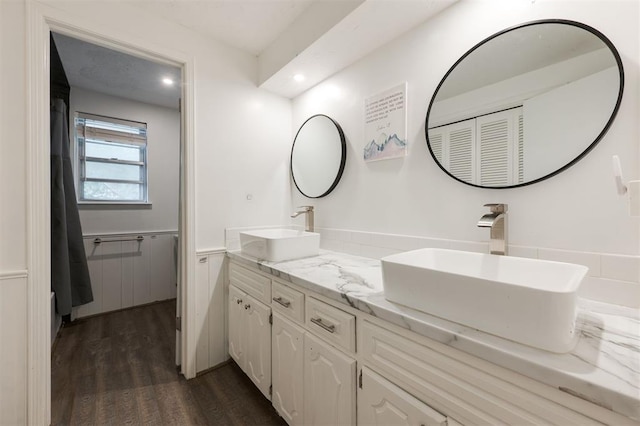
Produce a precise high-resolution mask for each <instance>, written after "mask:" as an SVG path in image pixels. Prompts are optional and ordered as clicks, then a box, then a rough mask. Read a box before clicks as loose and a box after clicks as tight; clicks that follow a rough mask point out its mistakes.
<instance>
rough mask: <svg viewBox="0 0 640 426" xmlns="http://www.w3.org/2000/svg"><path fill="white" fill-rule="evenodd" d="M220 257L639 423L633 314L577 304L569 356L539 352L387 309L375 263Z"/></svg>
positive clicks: (639, 324) (395, 307)
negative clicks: (574, 339) (575, 333)
mask: <svg viewBox="0 0 640 426" xmlns="http://www.w3.org/2000/svg"><path fill="white" fill-rule="evenodd" d="M227 256H228V257H229V258H230V259H232V260H234V261H236V262H238V263H240V264H245V265H248V266H252V267H254V268H258V269H260V270H261V271H264V272H266V273H269V274H271V275H273V276H276V277H278V278H280V279H282V280H284V281H287V282H290V283H292V284H294V285H296V286H300V287H302V288H305V289H307V290H311V291H314V292H316V293H319V294H322V295H323V296H325V297H328V298H330V299H332V300H335V301H337V302H340V303H344V304H346V305H349V306H351V307H353V308H355V309H358V310H360V311H362V312H365V313H368V314H370V315H373V316H375V317H378V318H380V319H383V320H385V321H387V322H390V323H392V324H395V325H397V326H400V327H403V328H405V329H409V330H411V331H413V332H415V333H418V334H420V335H423V336H425V337H428V338H430V339H433V340H436V341H438V342H441V343H444V344H446V345H448V346H451V347H454V348H456V349H459V350H461V351H464V352H466V353H468V354H471V355H474V356H476V357H478V358H482V359H484V360H486V361H489V362H492V363H494V364H497V365H500V366H502V367H505V368H508V369H510V370H513V371H516V372H518V373H520V374H522V375H524V376H527V377H530V378H532V379H535V380H537V381H539V382H542V383H545V384H548V385H550V386H553V387H556V388H558V389H560V390H562V391H565V392H567V393H570V394H572V395H574V396H578V397H580V398H583V399H586V400H588V401H590V402H593V403H595V404H597V405H600V406H602V407H605V408H608V409H610V410H612V411H615V412H617V413H619V414H622V415H625V416H627V417H630V418H632V419H634V420H640V313H639V312H638V311H637V310H635V309H631V308H626V307H623V306H617V305H610V304H606V303H600V302H596V301H591V300H587V299H579V306H578V318H577V325H576V327H577V329H578V331H579V333H580V337H579V339H578V343H577V345H576V347H575V349H574V350H573V351H571V352H569V353H566V354H555V353H551V352H546V351H542V350H539V349H535V348H533V347H529V346H526V345H522V344H519V343H515V342H512V341H510V340H506V339H502V338H499V337H496V336H493V335H490V334H487V333H484V332H481V331H478V330H476V329H473V328H470V327H466V326H463V325H460V324H457V323H453V322H450V321H447V320H444V319H441V318H438V317H434V316H431V315H428V314H425V313H423V312H419V311H416V310H414V309H410V308H407V307H404V306H402V305H399V304H396V303H392V302H389V301H387V300H386V299H385V298H384V289H383V287H382V274H381V267H380V261H379V260H374V259H368V258H363V257H358V256H352V255H348V254H343V253H336V252H330V251H326V250H321V252H320V255H319V256H314V257H308V258H303V259H297V260H290V261H286V262H277V263H276V262H267V261H262V260H259V259H256V258H253V257H250V256H245V255H243V254H241V253H240V251H230V252H228V253H227Z"/></svg>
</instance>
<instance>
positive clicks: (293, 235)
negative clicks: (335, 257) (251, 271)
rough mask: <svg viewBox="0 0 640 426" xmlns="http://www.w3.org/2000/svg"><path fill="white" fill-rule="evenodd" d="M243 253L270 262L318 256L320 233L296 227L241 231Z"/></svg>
mask: <svg viewBox="0 0 640 426" xmlns="http://www.w3.org/2000/svg"><path fill="white" fill-rule="evenodd" d="M240 251H241V252H242V253H243V254H246V255H249V256H253V257H257V258H258V259H262V260H268V261H270V262H282V261H284V260H292V259H298V258H301V257H308V256H317V255H318V253H319V252H320V234H318V233H315V232H305V231H296V230H294V229H257V230H254V231H243V232H240Z"/></svg>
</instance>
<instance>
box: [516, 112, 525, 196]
mask: <svg viewBox="0 0 640 426" xmlns="http://www.w3.org/2000/svg"><path fill="white" fill-rule="evenodd" d="M518 110H519V112H518V154H517V157H516V158H517V159H518V183H522V182H524V116H523V115H522V107H520V108H518Z"/></svg>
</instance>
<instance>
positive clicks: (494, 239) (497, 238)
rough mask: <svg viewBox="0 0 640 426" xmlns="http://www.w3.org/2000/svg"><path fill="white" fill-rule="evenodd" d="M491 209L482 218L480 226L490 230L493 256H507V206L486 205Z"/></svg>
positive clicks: (490, 246)
mask: <svg viewBox="0 0 640 426" xmlns="http://www.w3.org/2000/svg"><path fill="white" fill-rule="evenodd" d="M484 206H485V207H489V208H490V209H491V213H487V214H485V215H484V216H482V217H481V218H480V220H479V221H478V226H479V227H481V228H490V234H489V235H490V240H489V250H490V251H491V254H502V255H506V254H507V205H506V204H485V205H484Z"/></svg>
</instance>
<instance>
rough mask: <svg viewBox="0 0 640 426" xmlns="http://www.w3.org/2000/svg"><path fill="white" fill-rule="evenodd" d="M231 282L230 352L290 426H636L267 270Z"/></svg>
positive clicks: (233, 273)
mask: <svg viewBox="0 0 640 426" xmlns="http://www.w3.org/2000/svg"><path fill="white" fill-rule="evenodd" d="M229 277H230V287H229V310H228V312H229V353H230V355H231V356H232V357H233V359H234V360H236V362H237V363H238V365H240V366H241V367H242V368H243V369H244V371H245V372H246V373H247V375H249V377H250V378H251V379H252V380H253V381H254V383H256V385H257V386H258V387H259V388H260V389H261V391H262V392H263V393H264V394H265V395H266V396H267V397H269V396H268V395H269V391H268V390H269V386H270V385H272V386H273V389H272V395H273V396H272V397H271V398H270V399H271V401H272V404H273V406H274V407H275V409H276V410H277V411H278V413H279V414H280V415H281V416H282V417H283V418H284V419H285V420H286V421H287V423H288V424H289V425H292V426H293V425H302V424H304V425H356V424H357V425H385V426H387V425H405V424H406V425H425V426H427V425H442V426H444V425H446V426H454V425H456V426H459V425H461V424H464V425H472V424H517V425H525V424H529V425H537V424H555V425H563V426H564V425H602V424H610V425H637V424H638V423H637V422H635V421H634V420H631V419H629V418H627V417H624V416H622V415H620V414H617V413H615V412H613V411H611V410H608V409H606V408H603V407H601V406H598V405H596V404H593V403H591V402H589V401H586V400H584V399H582V398H577V397H576V396H574V395H571V394H570V393H568V392H565V391H563V390H561V389H558V388H557V387H553V386H549V385H547V384H544V383H541V382H539V381H536V380H534V379H532V378H530V377H526V376H523V375H522V374H519V373H516V372H514V371H511V370H508V369H506V368H504V367H501V366H498V365H495V364H492V363H490V362H487V361H485V360H483V359H480V358H478V357H476V356H473V355H471V354H468V353H466V352H463V351H461V350H459V349H456V348H454V347H451V346H449V345H447V344H446V343H442V342H438V341H435V340H433V339H430V338H427V337H425V336H422V335H420V334H417V333H415V332H412V331H410V330H407V329H406V328H403V327H399V326H397V325H394V324H391V323H389V322H388V321H384V320H383V319H381V318H379V317H375V316H373V315H370V314H368V313H366V312H363V311H359V310H357V309H355V308H353V307H350V306H347V305H344V304H342V303H340V302H338V301H334V300H332V299H330V298H328V297H325V296H323V295H321V294H319V293H318V292H314V291H313V290H310V289H308V288H302V287H298V286H296V285H295V284H291V283H286V282H284V281H283V280H281V279H279V278H277V277H275V276H273V277H270V276H269V275H267V274H266V273H264V272H258V271H257V270H256V271H253V270H251V269H249V268H245V267H242V266H239V265H237V264H234V263H233V262H231V263H230V273H229ZM247 305H248V306H247ZM245 306H246V307H245ZM270 311H272V312H273V325H271V324H269V322H268V319H269V312H270ZM356 332H357V334H356ZM356 336H357V339H356Z"/></svg>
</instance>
